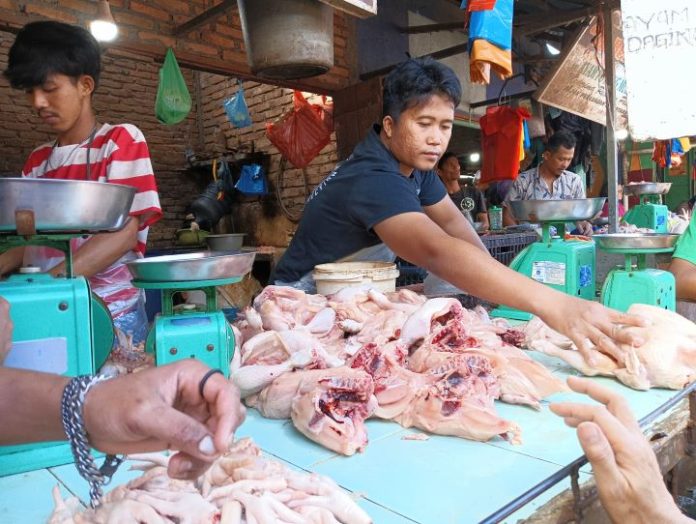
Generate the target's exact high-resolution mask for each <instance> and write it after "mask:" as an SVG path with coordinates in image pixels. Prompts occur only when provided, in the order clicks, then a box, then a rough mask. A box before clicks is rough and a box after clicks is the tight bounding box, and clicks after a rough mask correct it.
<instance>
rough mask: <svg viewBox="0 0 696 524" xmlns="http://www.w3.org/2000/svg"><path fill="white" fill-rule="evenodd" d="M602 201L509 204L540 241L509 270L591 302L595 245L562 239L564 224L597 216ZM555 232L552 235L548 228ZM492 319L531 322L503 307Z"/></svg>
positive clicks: (526, 250)
mask: <svg viewBox="0 0 696 524" xmlns="http://www.w3.org/2000/svg"><path fill="white" fill-rule="evenodd" d="M605 200H606V198H583V199H569V200H513V201H511V202H510V206H511V208H512V212H513V214H514V215H515V218H517V220H519V221H520V222H535V223H539V224H541V231H542V234H541V238H540V239H539V241H538V242H534V243H533V244H530V245H528V246H527V247H526V248H524V249H523V250H522V251H521V252H520V253H519V254H518V255H517V256H516V257H515V258H514V259H513V260H512V262H511V263H510V268H511V269H514V270H515V271H517V272H518V273H522V274H523V275H526V276H528V277H530V278H532V279H534V280H536V281H537V282H541V283H542V284H546V285H547V286H549V287H552V288H553V289H557V290H558V291H561V292H563V293H566V294H568V295H574V296H577V297H581V298H585V299H588V300H594V297H595V245H594V242H592V241H586V240H578V239H568V240H566V239H565V238H564V237H565V230H566V222H576V221H579V220H588V219H590V218H592V217H594V216H595V215H597V214H598V213H599V212H600V211H601V209H602V206H603V205H604V202H605ZM552 226H553V227H555V228H556V230H557V234H556V235H552V232H551V227H552ZM491 315H492V316H494V317H504V318H511V319H515V320H531V318H532V314H531V313H528V312H526V311H520V310H517V309H513V308H510V307H507V306H503V305H501V306H499V307H497V308H496V309H494V310H493V311H492V312H491Z"/></svg>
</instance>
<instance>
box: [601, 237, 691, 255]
mask: <svg viewBox="0 0 696 524" xmlns="http://www.w3.org/2000/svg"><path fill="white" fill-rule="evenodd" d="M680 236H681V235H673V234H666V235H664V234H659V233H607V234H601V235H594V236H593V237H592V238H594V239H595V242H597V244H598V245H599V247H601V248H602V249H607V250H610V249H613V250H618V249H624V250H630V251H643V250H653V249H665V248H673V247H674V245H675V244H676V243H677V240H679V237H680Z"/></svg>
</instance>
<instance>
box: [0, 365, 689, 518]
mask: <svg viewBox="0 0 696 524" xmlns="http://www.w3.org/2000/svg"><path fill="white" fill-rule="evenodd" d="M532 355H533V356H534V358H535V359H537V360H539V361H540V362H542V363H544V364H545V365H546V366H547V367H549V369H551V370H552V371H553V373H554V374H556V375H557V376H559V377H567V376H568V375H575V374H576V372H575V371H573V370H572V369H570V368H568V367H567V366H565V365H564V364H563V363H562V362H561V361H560V360H556V359H552V358H550V357H547V356H545V355H541V354H537V353H532ZM593 380H598V381H600V382H601V383H602V384H604V385H606V386H608V387H610V388H611V389H613V390H616V391H619V392H620V393H621V394H622V395H623V396H624V397H625V398H626V399H627V401H628V402H629V404H630V406H631V408H632V409H633V412H634V413H635V415H636V416H637V417H638V418H642V417H644V416H646V415H647V414H649V413H651V412H653V411H654V410H656V409H658V408H660V406H662V405H664V404H665V403H667V402H669V401H670V399H672V398H674V397H675V396H676V395H678V394H679V392H677V391H670V390H663V389H653V390H650V391H643V392H642V391H635V390H632V389H629V388H627V387H625V386H623V385H621V384H620V383H618V382H617V381H615V380H612V379H607V378H596V379H593ZM570 399H576V400H582V401H586V398H584V397H582V396H581V395H578V394H576V393H563V394H557V395H554V396H553V397H551V399H550V400H554V401H559V400H570ZM497 408H498V411H499V413H500V415H501V416H502V417H505V418H507V419H510V420H513V421H515V422H516V423H518V424H519V425H520V426H521V428H522V437H523V444H521V445H519V446H512V445H510V444H508V443H507V442H505V441H504V440H501V439H494V440H492V441H490V442H488V443H481V442H473V441H469V440H464V439H460V438H455V437H443V436H435V435H432V436H430V438H429V439H428V440H425V441H418V440H404V438H403V437H405V436H407V435H410V434H414V433H419V431H418V430H414V429H404V428H402V427H401V426H399V425H397V424H395V423H392V422H387V421H381V420H371V421H368V423H367V426H368V431H369V436H370V443H369V444H368V446H367V449H366V450H365V451H364V452H363V453H359V454H356V455H354V456H352V457H344V456H340V455H337V454H335V453H334V452H332V451H329V450H327V449H325V448H323V447H321V446H319V445H317V444H315V443H313V442H311V441H309V440H307V439H306V438H305V437H304V436H302V435H301V434H300V433H299V432H298V431H297V430H295V428H294V427H293V426H292V424H291V422H290V421H283V420H269V419H264V418H263V417H261V416H260V415H259V414H258V413H257V412H256V411H255V410H253V409H250V410H249V411H248V414H247V420H246V422H245V423H244V424H243V426H242V427H241V428H240V429H239V430H238V432H237V436H238V437H245V436H250V437H253V439H254V441H255V442H256V443H257V444H258V445H259V447H261V448H262V449H263V451H264V452H265V453H267V454H269V455H271V456H273V457H274V458H278V459H281V460H283V461H285V462H287V463H289V464H290V465H292V466H294V467H297V468H301V469H304V470H307V471H315V472H318V473H322V474H326V475H329V476H331V477H332V478H333V479H334V480H335V481H336V482H338V483H339V484H340V485H341V486H343V487H344V488H346V489H347V490H350V491H352V492H353V493H354V494H355V495H356V496H361V497H363V498H361V499H360V505H361V506H362V507H363V508H364V509H365V510H366V511H367V512H368V513H369V514H370V516H371V517H372V518H373V520H374V522H375V523H376V524H377V523H378V524H406V523H414V522H415V523H420V524H447V523H468V522H479V521H481V520H482V519H486V518H487V517H488V516H489V515H491V514H494V513H495V512H496V511H498V510H499V509H500V508H502V507H504V506H506V505H507V504H508V503H510V502H511V501H513V500H514V499H516V498H517V497H519V496H520V495H522V494H524V493H525V492H526V491H528V490H529V489H530V488H532V487H533V486H535V485H537V484H538V483H540V482H542V481H544V480H545V479H547V478H549V477H551V476H553V475H554V474H557V473H558V472H559V471H561V470H562V469H563V467H564V466H566V465H568V464H570V463H571V462H573V461H574V460H575V459H577V458H578V457H579V456H580V455H582V452H581V449H580V445H579V444H578V441H577V438H576V435H575V431H574V430H573V429H571V428H568V427H566V426H565V425H564V423H563V421H562V420H561V419H560V418H559V417H557V416H555V415H553V414H552V413H551V412H550V411H549V409H548V402H547V401H544V402H543V406H542V410H541V411H539V412H537V411H534V410H532V409H530V408H528V407H523V406H514V405H509V404H503V403H500V402H497ZM679 409H681V410H682V411H683V409H684V407H683V405H679V406H677V407H676V408H673V409H672V410H671V411H670V412H669V415H667V416H674V415H673V414H674V413H677V411H678V410H679ZM684 424H685V423H684ZM648 434H649V435H650V434H652V431H650V432H649V433H648ZM137 474H139V473H138V472H130V471H127V470H126V468H124V467H122V468H121V470H120V471H119V472H118V473H117V475H116V476H115V477H114V480H113V482H112V486H115V485H118V484H120V483H123V482H125V481H126V480H128V479H129V478H132V477H133V476H135V475H137ZM589 479H591V469H590V467H589V465H585V466H583V467H582V468H581V469H580V473H579V481H580V483H583V482H584V481H586V480H589ZM56 483H59V484H60V485H61V486H62V489H63V494H64V495H67V494H68V492H69V493H72V494H75V495H77V496H79V497H80V499H81V500H82V501H87V500H88V488H87V484H86V482H84V481H83V480H82V479H81V478H80V477H79V476H78V474H77V472H76V470H75V468H74V466H73V465H72V464H68V465H65V466H60V467H55V468H50V469H44V470H38V471H33V472H29V473H26V474H21V475H14V476H9V477H4V478H0V490H1V491H2V493H3V497H2V499H0V520H1V521H3V522H26V523H33V522H44V521H45V519H46V517H47V516H48V515H49V514H50V512H51V510H52V500H51V488H52V486H53V485H55V484H56ZM570 486H571V482H570V479H565V480H564V481H562V482H561V483H559V484H557V485H555V486H553V487H552V488H551V489H549V490H548V491H546V492H545V493H544V494H543V495H541V496H540V497H538V498H537V499H535V500H533V501H531V502H530V503H529V504H527V505H526V506H525V507H523V508H522V509H520V510H519V511H517V512H515V513H514V514H512V515H511V516H510V517H508V518H507V519H505V521H506V522H517V521H518V520H519V519H522V518H526V517H529V516H530V515H531V514H533V513H534V512H535V511H537V510H538V509H539V508H541V507H543V506H544V505H545V504H547V503H548V502H549V501H550V500H551V499H552V498H553V497H554V496H556V495H558V494H559V493H561V492H562V491H563V490H567V489H569V488H570ZM566 505H567V504H566ZM566 509H567V508H566Z"/></svg>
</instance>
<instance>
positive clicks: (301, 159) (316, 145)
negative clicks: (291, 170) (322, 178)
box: [266, 91, 331, 168]
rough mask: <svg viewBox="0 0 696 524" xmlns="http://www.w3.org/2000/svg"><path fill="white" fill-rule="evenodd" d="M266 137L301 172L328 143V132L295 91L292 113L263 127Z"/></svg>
mask: <svg viewBox="0 0 696 524" xmlns="http://www.w3.org/2000/svg"><path fill="white" fill-rule="evenodd" d="M266 136H267V137H268V139H269V140H270V141H271V143H272V144H273V145H274V146H276V147H277V148H278V150H279V151H280V152H281V154H282V155H283V156H284V157H285V158H287V159H288V161H289V162H290V163H291V164H292V165H293V166H295V167H297V168H303V167H307V165H308V164H309V163H310V162H311V161H312V160H314V158H315V157H316V156H317V155H318V154H319V152H320V151H321V150H322V149H324V146H326V144H328V143H329V140H330V139H331V132H330V131H329V130H328V129H327V127H326V125H325V124H324V122H323V121H322V120H321V119H320V118H319V116H318V115H317V113H316V111H315V110H314V109H312V106H311V104H310V103H309V102H307V100H305V97H304V96H302V93H301V92H300V91H295V93H294V95H293V109H292V111H290V112H288V113H285V115H283V116H282V117H281V118H280V120H279V121H278V122H275V123H270V124H266Z"/></svg>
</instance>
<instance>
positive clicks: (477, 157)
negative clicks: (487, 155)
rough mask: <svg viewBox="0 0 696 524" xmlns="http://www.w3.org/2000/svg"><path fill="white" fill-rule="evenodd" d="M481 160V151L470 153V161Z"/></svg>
mask: <svg viewBox="0 0 696 524" xmlns="http://www.w3.org/2000/svg"><path fill="white" fill-rule="evenodd" d="M479 160H481V154H480V153H471V154H470V155H469V161H470V162H471V163H472V164H476V163H477V162H478V161H479Z"/></svg>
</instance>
